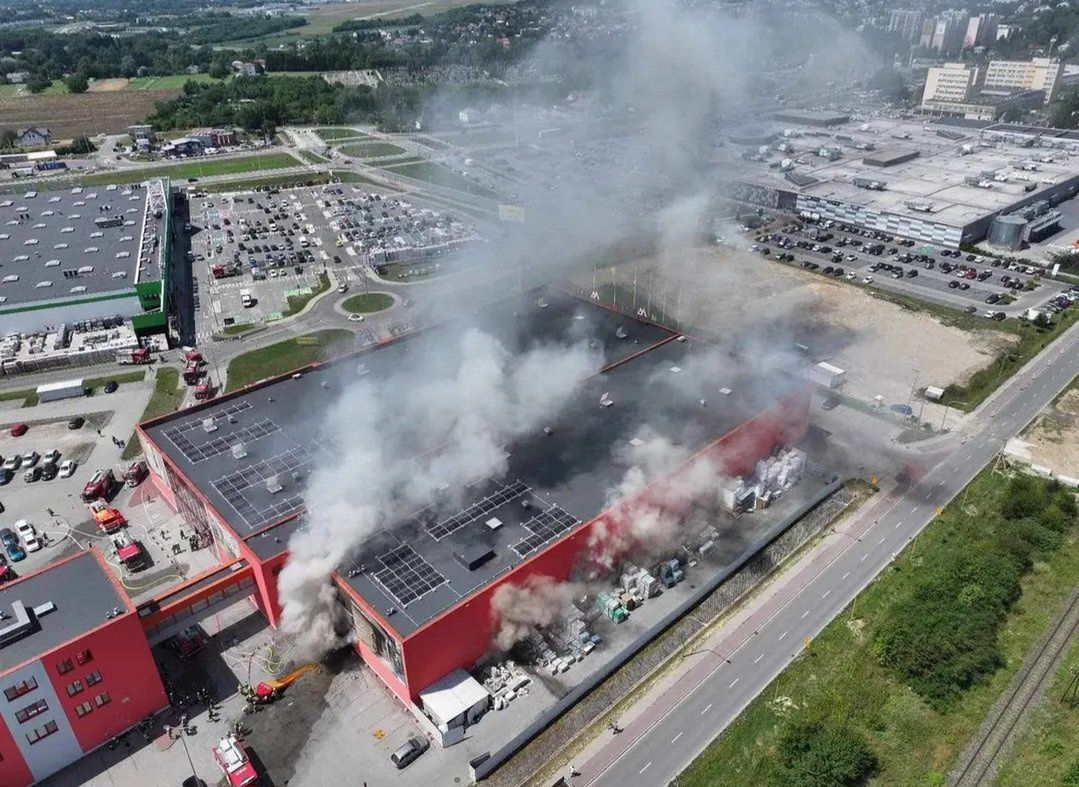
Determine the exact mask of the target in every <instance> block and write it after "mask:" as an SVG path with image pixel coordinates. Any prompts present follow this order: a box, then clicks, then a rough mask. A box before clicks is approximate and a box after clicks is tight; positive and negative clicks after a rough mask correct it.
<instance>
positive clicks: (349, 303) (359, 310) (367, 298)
mask: <svg viewBox="0 0 1079 787" xmlns="http://www.w3.org/2000/svg"><path fill="white" fill-rule="evenodd" d="M391 306H393V297H392V296H390V295H387V294H386V293H384V292H361V293H360V294H358V295H353V296H352V297H351V298H347V299H345V302H344V303H342V304H341V308H342V309H344V310H345V311H346V312H348V313H349V314H373V313H375V312H380V311H382V310H383V309H388V308H390V307H391Z"/></svg>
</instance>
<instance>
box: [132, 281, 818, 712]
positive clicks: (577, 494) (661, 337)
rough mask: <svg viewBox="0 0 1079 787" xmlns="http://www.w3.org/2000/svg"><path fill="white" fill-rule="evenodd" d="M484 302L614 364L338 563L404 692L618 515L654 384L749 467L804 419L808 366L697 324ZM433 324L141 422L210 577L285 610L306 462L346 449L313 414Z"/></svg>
mask: <svg viewBox="0 0 1079 787" xmlns="http://www.w3.org/2000/svg"><path fill="white" fill-rule="evenodd" d="M476 319H477V321H478V323H479V324H480V326H481V327H482V326H483V325H485V324H486V325H489V326H490V327H491V328H492V329H493V330H497V327H498V326H505V325H506V324H510V323H511V322H512V323H514V324H515V325H516V326H517V330H516V331H515V332H516V333H517V334H518V335H519V336H521V337H523V338H522V340H521V341H522V342H523V343H524V344H525V345H528V344H531V343H534V342H536V341H568V340H569V339H570V338H571V337H580V336H589V337H592V342H593V343H594V344H595V346H597V347H599V346H601V347H602V350H603V353H604V358H605V365H604V368H603V369H597V371H596V374H595V375H594V376H592V377H589V378H587V379H586V380H584V381H583V382H581V383H580V385H579V386H578V387H577V388H576V389H575V392H574V394H573V396H572V398H571V400H570V401H569V402H568V404H567V405H566V407H564V408H563V411H562V412H561V413H559V414H558V416H557V417H556V418H555V419H554V420H553V421H552V423H550V424H549V425H548V426H547V427H545V428H543V429H542V430H537V433H536V434H535V435H528V436H525V437H522V438H520V439H517V440H515V441H513V442H512V443H511V444H509V445H507V446H505V451H506V454H507V464H508V470H507V472H506V473H505V474H504V475H502V476H500V477H497V478H490V479H488V480H487V481H486V482H481V483H478V484H475V485H473V486H472V487H470V488H469V489H467V490H447V493H446V500H432V501H431V502H430V505H429V506H427V507H426V508H424V509H422V510H421V511H417V512H415V513H414V514H413V515H411V516H409V517H407V518H406V520H405V521H400V522H397V523H395V524H394V525H393V526H391V527H389V528H387V529H385V530H382V531H380V532H377V533H375V534H373V535H372V536H370V537H369V538H368V539H367V540H366V541H365V542H364V543H363V544H362V546H361V548H360V549H359V552H358V553H357V554H355V555H353V556H352V557H351V559H350V560H349V561H347V564H346V565H342V566H340V567H339V568H338V570H337V572H336V573H335V574H334V575H333V582H334V583H335V584H336V586H337V589H338V594H339V599H340V601H341V602H342V605H343V609H344V610H345V611H347V613H348V616H349V617H350V618H351V621H352V626H353V630H354V634H355V642H356V649H357V651H358V652H359V653H360V655H361V656H362V657H363V659H364V660H365V661H366V662H367V664H369V665H370V667H371V668H372V670H373V671H374V672H375V673H377V674H378V675H379V676H380V677H381V679H382V680H383V681H384V682H385V684H386V685H387V686H388V687H389V689H390V690H391V691H393V692H394V693H395V694H396V695H397V696H398V697H399V698H400V699H401V700H402V701H403V702H405V703H406V704H410V705H418V704H420V703H421V702H422V700H421V695H423V694H424V692H425V691H426V690H427V689H429V688H430V687H432V686H435V687H438V686H441V685H442V683H440V681H444V679H447V676H449V675H451V674H453V673H455V671H457V670H459V669H466V670H467V669H469V668H471V667H473V666H474V665H475V664H476V662H477V661H479V660H480V659H482V658H483V657H484V656H485V655H486V654H488V653H489V652H490V650H491V644H492V641H493V636H494V632H495V627H496V626H497V622H498V621H497V620H496V619H495V615H494V614H493V613H492V607H491V598H492V595H493V594H494V592H495V590H496V589H497V588H498V587H500V586H502V585H505V584H507V583H513V584H520V583H522V582H524V581H525V580H526V579H528V578H530V577H535V576H545V577H549V578H551V579H554V580H565V579H568V578H569V577H571V576H573V575H574V572H577V571H580V570H583V569H585V568H586V567H587V565H588V563H589V560H590V559H591V558H590V556H591V555H593V554H594V552H595V550H596V543H597V541H596V539H601V538H603V534H605V533H609V532H611V529H612V528H618V527H620V524H619V523H620V522H622V516H623V515H624V513H625V511H626V508H625V507H626V506H631V505H632V504H633V502H632V501H626V500H622V501H619V502H617V503H616V504H615V505H614V507H613V508H612V507H611V506H610V504H609V500H608V494H609V491H610V490H612V489H615V488H616V487H617V485H618V482H619V480H620V478H621V475H622V473H623V472H624V468H621V467H619V466H618V464H617V463H616V462H615V461H614V460H613V455H614V452H615V451H616V449H618V448H619V447H621V446H625V445H633V444H634V443H633V441H634V440H637V439H638V435H639V434H642V433H643V430H645V429H646V428H647V426H648V425H649V424H650V421H651V418H652V417H653V416H654V415H655V406H654V402H655V397H656V396H657V395H662V396H663V397H664V398H663V401H664V408H663V414H664V416H665V419H666V420H665V422H667V423H672V424H677V425H678V434H677V435H675V437H676V438H677V439H678V440H679V442H680V444H682V445H684V446H685V449H686V451H687V452H688V455H692V456H694V460H693V461H698V460H699V459H700V457H702V456H709V457H710V458H712V459H714V461H715V464H716V466H717V467H718V468H720V469H721V470H722V472H724V473H726V474H728V475H730V476H739V475H743V474H747V473H751V472H752V471H753V469H754V467H755V465H756V463H757V461H758V460H760V459H761V458H763V457H766V456H768V455H769V453H770V452H771V451H772V450H773V449H774V448H775V447H776V446H777V445H780V444H786V443H791V442H794V441H796V440H798V439H799V438H800V437H801V436H802V435H803V434H804V432H805V429H806V419H807V416H808V406H809V393H808V390H807V386H806V384H805V383H804V382H802V381H801V380H800V379H798V378H796V377H793V376H791V377H788V376H787V375H784V374H775V375H770V376H769V377H768V379H762V378H760V377H757V376H755V375H751V374H748V373H742V372H739V371H737V370H736V368H735V366H734V365H733V364H732V363H722V362H720V361H719V360H718V359H719V358H720V356H719V355H718V354H717V353H710V352H709V349H708V348H707V347H706V346H703V345H702V344H701V343H700V342H698V341H696V340H687V339H686V338H685V337H680V336H678V335H676V334H673V333H671V332H669V331H667V330H665V329H663V328H660V327H658V326H655V325H651V324H647V323H642V322H638V321H636V320H633V319H631V318H629V317H626V316H624V315H621V314H618V313H615V312H611V311H609V310H606V309H603V308H601V307H598V306H596V305H594V304H592V303H590V302H585V301H580V300H578V299H576V298H574V297H571V296H569V295H566V294H562V293H558V292H546V293H545V294H542V295H540V296H539V297H537V293H536V292H532V293H528V294H522V295H520V296H516V297H513V298H509V299H507V300H506V301H503V302H500V303H497V304H494V305H491V306H488V307H485V308H484V309H483V310H482V311H481V313H480V314H479V315H477V318H476ZM503 333H504V331H503ZM500 335H502V334H500ZM436 339H437V334H435V333H433V332H432V331H431V330H428V331H426V332H420V333H418V334H414V335H411V336H409V337H406V338H402V339H399V340H396V341H393V342H390V343H388V344H384V345H382V346H380V347H377V348H373V349H368V350H363V351H359V352H357V353H353V354H350V355H348V356H345V357H342V358H339V359H335V360H333V361H330V362H327V363H324V364H320V365H316V366H312V367H308V368H306V369H303V370H301V371H299V372H297V373H296V374H293V375H285V376H283V377H280V378H276V379H273V380H268V381H265V382H262V383H258V384H256V385H254V386H252V387H250V388H247V389H244V390H242V391H239V392H236V393H234V394H232V395H229V396H225V397H222V398H220V399H216V400H213V401H212V402H208V403H204V404H200V405H197V406H195V407H193V408H191V409H188V410H185V411H182V412H179V413H176V414H172V415H169V416H166V417H164V418H161V419H158V420H156V421H153V422H149V423H146V424H143V425H142V426H141V427H140V429H139V433H140V439H141V440H142V443H143V446H144V449H145V452H146V456H147V460H148V462H149V465H150V468H151V478H152V480H153V483H154V484H155V485H156V486H157V487H158V489H159V490H160V491H161V493H162V495H163V496H164V498H165V499H166V500H167V501H168V502H169V504H170V505H171V506H172V507H173V508H175V509H176V510H177V511H179V512H181V513H182V515H183V516H184V518H185V521H186V522H187V523H188V524H189V525H191V526H192V527H194V529H195V531H196V533H197V534H198V537H199V538H200V539H204V540H205V541H206V542H207V543H211V542H212V544H213V545H214V548H215V549H216V550H217V552H218V554H219V556H220V558H221V560H222V561H223V563H225V564H226V565H227V566H228V568H226V569H223V570H222V571H221V572H219V575H218V576H217V577H215V578H214V579H213V580H212V581H213V582H216V583H217V587H215V588H214V589H213V590H212V591H208V592H213V593H217V592H218V589H217V588H219V587H223V586H224V585H227V584H230V583H234V582H239V581H241V580H242V581H247V582H249V583H250V581H251V580H253V585H252V586H251V587H250V589H249V590H248V591H247V592H253V596H254V602H255V603H256V604H257V605H258V607H259V609H260V610H261V611H262V612H263V614H264V615H265V616H266V618H267V619H268V620H269V621H270V623H271V624H274V625H276V624H277V623H278V622H279V620H280V616H281V605H280V603H279V600H278V595H277V575H278V573H279V572H280V570H281V568H282V566H283V564H284V563H285V561H286V559H287V557H288V544H289V539H290V537H291V536H292V535H293V534H294V533H296V532H297V531H301V530H303V529H304V528H306V527H308V526H309V523H308V521H307V518H306V517H307V515H306V513H305V507H304V494H305V489H304V479H305V478H306V477H307V476H308V474H309V473H310V472H311V471H312V470H313V469H314V468H316V467H318V466H324V465H326V464H328V463H333V462H335V461H340V457H337V456H335V455H333V452H332V450H331V449H330V448H329V447H328V446H329V445H331V443H332V441H330V440H327V439H324V436H322V435H320V433H319V428H318V426H317V422H316V421H314V420H313V418H317V415H315V414H317V413H319V412H320V411H321V410H322V409H323V408H324V407H325V406H328V405H329V404H330V402H331V401H333V400H334V399H335V398H336V397H337V396H338V395H339V394H338V392H339V391H340V389H341V387H342V386H343V385H345V384H347V382H348V381H349V380H350V379H355V378H356V376H357V375H376V376H378V375H388V374H390V373H391V372H392V370H394V369H395V368H399V367H400V366H401V365H402V364H405V363H408V359H409V358H411V357H416V356H417V355H418V354H419V353H422V351H423V347H424V346H425V344H426V343H428V342H431V341H434V340H436ZM664 379H667V380H670V381H671V382H675V381H677V384H674V385H670V386H665V385H663V383H662V381H663V380H664ZM668 470H669V471H670V472H671V473H675V472H677V471H678V470H679V467H676V466H672V467H670V468H668ZM717 481H718V479H717ZM657 483H663V481H662V480H660V481H658V482H657ZM461 498H463V499H461ZM450 499H454V500H456V501H457V502H456V503H455V504H452V505H451V504H449V503H448V500H450ZM210 581H211V580H207V582H210ZM179 614H182V613H181V612H179V611H178V612H177V613H176V614H175V615H174V614H172V613H171V612H170V611H169V609H168V607H167V605H162V607H161V608H160V609H157V610H154V611H153V612H152V613H151V614H150V615H148V616H147V617H144V625H146V626H147V628H148V632H149V633H150V634H151V636H153V630H154V629H156V628H157V627H158V626H162V627H163V626H168V625H174V624H175V623H176V621H177V619H178V615H179ZM155 615H156V617H154V616H155ZM436 693H437V692H436ZM427 696H428V697H430V696H431V694H430V692H428V694H427ZM466 704H467V703H466ZM432 720H433V721H435V720H434V718H433V717H432ZM445 721H446V720H442V719H439V720H438V721H436V722H435V723H442V722H445Z"/></svg>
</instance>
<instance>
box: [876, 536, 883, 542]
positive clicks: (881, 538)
mask: <svg viewBox="0 0 1079 787" xmlns="http://www.w3.org/2000/svg"><path fill="white" fill-rule="evenodd" d="M883 543H884V536H881V537H880V541H878V542H877V544H883Z"/></svg>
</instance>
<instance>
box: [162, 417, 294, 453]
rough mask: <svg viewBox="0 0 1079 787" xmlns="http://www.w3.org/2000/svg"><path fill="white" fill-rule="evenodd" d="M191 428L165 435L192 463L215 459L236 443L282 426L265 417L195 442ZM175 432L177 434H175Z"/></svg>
mask: <svg viewBox="0 0 1079 787" xmlns="http://www.w3.org/2000/svg"><path fill="white" fill-rule="evenodd" d="M190 431H192V430H190V429H182V428H177V429H172V430H168V431H166V432H165V436H166V437H168V438H169V440H171V441H172V444H173V445H175V446H176V447H177V448H178V449H179V451H180V453H182V454H183V455H184V457H185V458H186V459H187V460H188V461H189V462H191V463H192V464H195V463H198V462H203V461H205V460H207V459H213V458H214V457H215V456H220V455H221V454H223V453H225V452H226V451H228V450H230V449H231V448H232V447H233V446H234V445H237V444H241V443H246V442H249V441H252V440H258V439H260V438H262V437H266V436H268V435H271V434H274V433H275V432H280V431H281V427H280V426H278V425H277V424H275V423H274V422H273V421H271V420H270V419H269V418H265V419H263V420H261V421H258V422H257V423H254V424H251V425H249V426H244V427H242V428H240V429H237V430H236V431H235V432H232V433H231V434H230V435H229V436H228V437H215V438H213V439H212V440H207V441H206V442H203V443H199V444H195V443H194V442H192V441H191V439H190V438H189V437H188V436H187V433H188V432H190ZM173 432H175V434H173Z"/></svg>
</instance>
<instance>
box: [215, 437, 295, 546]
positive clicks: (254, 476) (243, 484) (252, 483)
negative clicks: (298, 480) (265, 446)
mask: <svg viewBox="0 0 1079 787" xmlns="http://www.w3.org/2000/svg"><path fill="white" fill-rule="evenodd" d="M315 460H316V457H315V455H314V454H313V453H311V452H310V451H308V450H307V449H306V448H304V447H303V446H296V447H294V448H289V449H288V450H286V451H282V452H281V453H278V454H274V455H273V456H271V457H270V458H269V459H264V460H262V461H261V462H255V463H254V464H252V465H249V466H248V467H245V468H243V469H242V470H237V471H236V472H234V473H229V474H228V475H226V476H223V477H221V478H219V479H217V480H216V481H214V482H213V487H214V489H215V490H217V492H218V493H219V494H220V495H221V496H222V497H223V498H224V499H225V502H227V503H228V504H229V505H230V506H232V508H233V510H235V511H236V513H237V514H238V515H239V516H240V517H241V518H242V519H243V521H244V523H245V524H246V525H247V526H248V527H249V528H251V529H254V528H256V527H259V526H260V525H264V524H267V523H269V522H273V521H276V520H278V519H281V518H283V517H285V516H287V515H289V514H292V513H295V512H296V511H299V510H300V509H301V508H302V507H303V497H302V496H301V495H299V494H294V495H289V496H288V497H285V498H282V499H280V500H278V499H277V498H271V499H270V501H269V503H268V504H266V505H263V506H261V507H259V506H257V505H255V503H253V502H252V500H251V499H250V496H249V495H248V491H249V490H253V489H254V488H255V487H257V486H259V485H260V484H263V485H266V487H267V489H268V488H269V486H270V484H271V483H272V482H273V481H274V480H275V479H277V484H276V485H275V486H274V488H273V489H272V490H270V491H272V492H274V493H276V492H278V491H281V490H282V489H283V488H284V486H283V484H281V483H280V479H282V478H290V477H291V475H292V474H293V473H300V472H302V471H306V470H307V469H308V467H310V466H311V465H313V464H314V463H315ZM297 488H298V487H297Z"/></svg>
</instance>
